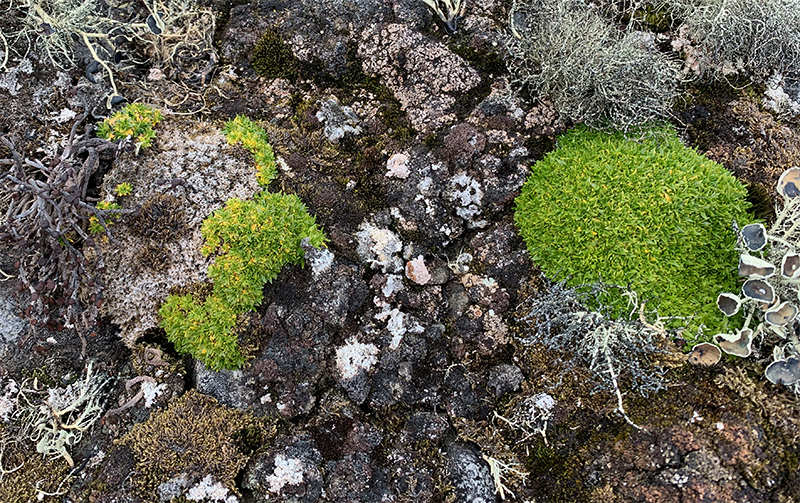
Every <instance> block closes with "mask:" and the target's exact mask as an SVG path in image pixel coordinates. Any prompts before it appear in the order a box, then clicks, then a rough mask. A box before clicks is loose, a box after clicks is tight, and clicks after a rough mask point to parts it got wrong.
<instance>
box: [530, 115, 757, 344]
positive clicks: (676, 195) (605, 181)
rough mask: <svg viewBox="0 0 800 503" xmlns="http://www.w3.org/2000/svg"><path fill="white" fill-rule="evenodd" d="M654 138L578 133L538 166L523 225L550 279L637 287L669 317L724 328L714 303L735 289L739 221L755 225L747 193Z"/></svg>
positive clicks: (671, 135) (665, 137)
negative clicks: (735, 224)
mask: <svg viewBox="0 0 800 503" xmlns="http://www.w3.org/2000/svg"><path fill="white" fill-rule="evenodd" d="M650 133H651V134H648V135H647V136H646V137H644V138H642V139H639V140H637V141H633V140H630V139H626V138H625V136H624V135H622V134H621V133H616V134H608V133H601V132H596V131H591V130H589V129H588V128H585V127H578V128H576V129H574V130H572V131H570V132H568V133H566V134H564V135H563V136H561V137H560V138H559V140H558V148H557V149H556V150H555V151H553V152H551V153H550V154H548V155H547V156H545V157H544V158H543V159H542V160H541V161H539V162H537V163H536V164H535V165H534V166H533V167H532V168H531V170H532V172H531V175H530V177H529V178H528V180H527V182H526V183H525V185H524V186H523V188H522V193H521V195H520V196H519V197H518V198H517V200H516V205H517V206H516V212H515V220H516V223H517V226H518V227H519V230H520V233H521V235H522V237H523V239H524V240H525V243H526V245H527V247H528V251H529V252H530V256H531V259H533V261H534V262H535V263H536V264H538V265H539V266H540V267H541V268H542V270H543V271H544V272H545V273H546V274H547V275H548V276H550V277H551V278H552V277H554V276H559V277H562V278H564V277H568V278H569V281H568V283H569V284H570V285H577V284H586V283H592V282H596V281H598V280H602V281H603V282H606V283H612V284H617V285H621V286H630V288H631V289H633V290H635V291H636V292H637V293H638V294H639V299H640V301H642V300H652V301H654V303H655V304H656V305H658V307H659V313H660V315H662V316H694V319H693V321H692V322H691V323H690V325H691V326H693V327H694V328H696V327H697V326H699V324H700V323H702V324H705V325H706V326H707V327H710V328H719V325H720V323H722V319H721V318H722V315H721V314H719V313H718V312H717V311H718V310H717V308H716V305H715V299H716V296H717V294H718V293H719V292H721V291H735V290H736V289H737V283H736V275H735V269H736V264H737V255H736V253H735V251H734V244H735V235H734V233H733V232H732V223H733V222H734V221H736V222H738V224H739V225H740V226H741V225H745V224H747V223H749V222H750V221H751V220H752V218H751V217H750V216H749V215H748V214H747V213H746V210H747V208H748V203H747V202H746V201H745V197H746V189H745V187H744V186H743V185H742V184H741V183H739V182H738V181H737V180H736V179H735V178H734V177H733V176H731V175H730V174H729V173H728V172H727V171H726V170H725V169H724V168H723V167H722V166H720V165H719V164H717V163H715V162H713V161H710V160H708V159H707V158H705V157H704V156H702V155H700V154H698V153H697V152H696V151H694V150H691V149H687V148H685V147H684V146H683V145H682V144H681V142H680V140H679V139H678V138H677V136H676V134H675V132H674V131H672V130H671V129H659V130H655V131H651V132H650ZM618 302H619V304H618V307H622V306H624V305H625V304H624V303H623V302H624V299H620V300H619V301H618ZM649 307H650V305H649ZM711 333H715V332H711Z"/></svg>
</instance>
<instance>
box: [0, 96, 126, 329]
mask: <svg viewBox="0 0 800 503" xmlns="http://www.w3.org/2000/svg"><path fill="white" fill-rule="evenodd" d="M87 113H88V112H87ZM87 113H84V114H83V115H82V116H81V117H80V118H79V120H78V121H77V122H76V123H75V124H74V125H73V127H72V131H71V133H70V135H69V139H68V141H67V145H66V147H65V148H64V150H63V152H62V153H61V154H60V155H57V156H56V157H55V158H54V159H53V160H52V162H50V163H48V164H44V163H43V162H42V161H40V160H38V159H34V160H31V159H28V158H25V159H23V158H22V156H21V155H20V154H19V153H18V152H17V150H16V149H15V146H14V144H13V143H12V142H11V141H10V140H9V139H8V138H7V137H6V136H3V135H0V143H2V145H3V146H5V147H6V149H8V151H9V152H10V153H11V159H2V160H0V164H5V165H9V168H8V170H6V171H5V172H3V173H0V191H2V202H3V203H4V204H6V205H7V206H6V212H5V215H3V220H2V222H0V239H2V240H3V241H6V242H10V243H12V244H14V245H15V246H16V247H17V248H18V249H19V250H20V251H21V252H22V257H21V258H20V259H19V260H18V261H17V262H16V264H15V267H16V269H17V274H18V278H19V280H18V282H17V285H16V287H15V292H16V294H17V297H18V299H20V301H21V303H22V304H23V305H24V303H27V304H28V306H27V309H25V312H24V314H25V316H27V317H28V318H30V319H31V325H32V326H36V325H37V324H39V323H49V324H50V325H51V326H52V327H54V328H59V327H60V326H61V325H62V324H67V325H69V324H74V325H76V328H78V330H79V333H81V337H83V333H82V331H85V330H88V329H89V327H91V326H92V325H93V324H94V319H95V316H96V307H97V306H98V305H99V303H100V301H101V298H102V285H101V284H100V282H99V279H98V278H97V274H96V272H95V271H96V270H97V269H99V268H101V267H102V260H101V258H100V256H99V255H98V254H97V253H94V254H92V255H94V256H96V258H95V259H94V260H89V259H88V258H87V256H86V253H85V252H86V250H87V249H88V248H92V247H94V239H93V238H92V237H91V236H90V235H89V234H88V233H87V230H86V229H87V224H88V222H89V218H90V217H92V216H94V217H96V218H97V220H98V222H99V223H100V224H101V225H102V226H103V228H104V229H105V231H106V233H107V235H108V236H109V238H110V239H112V240H113V234H112V232H111V230H110V229H109V228H108V227H107V226H106V224H105V221H106V220H107V219H109V218H111V215H112V214H120V213H132V212H133V211H135V210H102V209H98V208H96V207H95V206H94V205H93V204H90V202H89V198H88V196H87V191H88V189H89V182H90V179H91V177H92V175H93V174H94V173H95V172H96V171H97V170H98V168H99V166H100V160H101V156H102V155H103V154H107V153H111V154H113V153H114V152H116V150H117V148H118V146H117V145H116V144H114V143H112V142H110V141H108V140H104V139H101V138H89V136H88V128H87V132H86V134H84V135H83V136H82V137H81V138H79V139H76V130H77V128H78V125H79V124H80V123H81V122H82V121H83V119H85V118H86V115H87ZM84 343H85V341H84Z"/></svg>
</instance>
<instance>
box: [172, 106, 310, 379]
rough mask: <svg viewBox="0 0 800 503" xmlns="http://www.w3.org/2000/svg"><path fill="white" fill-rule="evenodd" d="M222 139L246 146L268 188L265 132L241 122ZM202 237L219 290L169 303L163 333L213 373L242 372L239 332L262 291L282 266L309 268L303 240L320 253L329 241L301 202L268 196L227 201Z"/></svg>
mask: <svg viewBox="0 0 800 503" xmlns="http://www.w3.org/2000/svg"><path fill="white" fill-rule="evenodd" d="M224 132H225V135H226V137H227V139H228V141H229V142H231V143H236V142H241V143H242V144H243V145H244V147H245V148H247V149H248V150H249V151H250V152H252V153H253V156H254V157H255V161H256V168H257V175H256V176H257V178H258V181H259V183H260V184H261V185H262V186H265V187H266V186H267V185H268V184H269V182H270V180H272V179H273V178H274V177H275V174H276V171H275V160H274V157H273V154H272V148H271V147H270V146H269V144H267V141H266V137H267V136H266V133H265V132H264V130H263V129H261V128H259V127H258V126H257V125H256V124H255V123H253V122H252V121H250V120H249V119H247V118H245V117H237V118H236V119H234V120H232V121H230V122H229V123H228V124H226V126H225V129H224ZM201 231H202V234H203V237H204V238H205V240H206V243H205V245H204V246H203V248H202V250H201V251H202V253H203V254H204V255H206V256H209V255H212V254H216V255H217V256H216V259H215V261H214V263H213V264H211V266H210V267H209V268H208V275H209V277H210V278H211V279H212V280H213V282H214V286H213V290H212V292H211V294H210V295H209V296H208V297H207V298H205V299H204V300H202V301H200V300H197V299H195V298H194V296H192V295H170V296H169V297H168V298H167V300H166V301H165V302H164V304H163V305H162V306H161V308H160V309H159V311H158V314H159V315H160V316H161V318H162V321H161V326H162V327H163V328H164V330H165V331H166V332H167V338H168V339H169V340H170V341H171V342H172V343H174V344H175V348H176V349H177V350H178V351H180V352H185V353H189V354H191V355H192V356H193V357H195V358H197V359H198V360H200V361H201V362H203V363H205V364H206V365H207V366H208V367H209V368H210V369H212V370H220V369H235V368H239V367H241V366H242V365H243V364H244V362H245V356H244V355H243V354H242V352H241V350H240V348H239V345H238V336H237V335H236V330H235V328H236V323H237V318H238V316H239V315H240V314H243V313H246V312H247V311H249V310H251V309H253V308H255V307H256V306H258V305H259V304H260V303H261V297H262V289H263V288H264V285H265V284H266V283H269V282H272V281H273V280H274V279H275V278H276V277H277V276H278V273H279V272H280V271H281V269H282V268H283V266H284V265H286V264H302V263H303V256H304V253H303V250H302V249H301V248H300V241H301V240H302V239H303V238H309V240H310V243H311V245H313V246H316V247H320V246H323V243H324V241H325V236H324V234H323V233H322V231H321V230H319V228H318V227H317V224H316V222H315V220H314V217H313V216H311V215H310V214H309V213H308V211H307V210H306V207H305V205H304V204H303V203H302V201H300V198H298V197H297V196H296V195H287V194H283V193H269V192H267V191H266V190H265V191H262V192H259V193H258V194H256V195H255V196H254V197H253V199H252V200H247V201H243V200H241V199H237V198H233V199H230V200H228V202H227V203H226V205H225V207H224V208H221V209H219V210H217V211H215V212H214V213H212V214H211V215H210V216H209V217H208V218H207V219H206V220H205V221H204V222H203V226H202V229H201Z"/></svg>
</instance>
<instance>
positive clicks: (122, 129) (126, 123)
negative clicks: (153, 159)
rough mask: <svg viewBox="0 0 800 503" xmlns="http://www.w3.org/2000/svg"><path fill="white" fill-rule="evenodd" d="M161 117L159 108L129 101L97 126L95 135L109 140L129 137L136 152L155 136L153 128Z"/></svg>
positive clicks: (146, 145)
mask: <svg viewBox="0 0 800 503" xmlns="http://www.w3.org/2000/svg"><path fill="white" fill-rule="evenodd" d="M161 119H162V116H161V112H160V111H159V110H156V109H155V108H152V107H150V106H148V105H144V104H142V103H129V104H128V105H126V106H125V108H123V109H122V110H120V111H119V112H117V113H115V114H114V115H112V116H111V117H108V118H106V119H105V120H104V121H103V122H102V124H100V126H98V128H97V136H99V137H100V138H105V139H107V140H111V141H116V140H124V139H126V138H130V139H131V140H132V141H133V142H134V143H135V144H136V153H137V154H138V153H139V149H140V148H147V147H149V146H150V144H151V142H152V141H153V138H155V137H156V132H155V130H154V129H153V128H154V127H155V126H156V124H158V123H159V122H161Z"/></svg>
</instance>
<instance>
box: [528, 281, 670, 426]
mask: <svg viewBox="0 0 800 503" xmlns="http://www.w3.org/2000/svg"><path fill="white" fill-rule="evenodd" d="M613 291H617V292H618V293H621V294H622V295H626V296H628V298H629V299H630V306H631V311H630V313H629V314H628V315H627V316H621V317H617V318H616V319H614V318H612V317H611V316H610V313H607V312H604V309H603V307H602V306H603V302H602V299H603V298H607V297H606V296H607V295H609V294H610V293H613ZM590 305H591V306H600V307H598V308H596V309H591V308H589V307H587V306H590ZM518 313H520V314H518V317H517V319H518V321H519V322H520V323H521V324H522V325H523V326H525V327H527V329H528V330H527V331H525V332H524V334H525V335H524V336H523V337H520V341H521V342H522V343H524V344H542V345H544V346H545V347H547V348H548V349H550V350H554V351H560V352H568V353H570V354H571V356H572V358H571V360H570V361H568V362H567V367H566V368H565V369H564V371H563V372H565V373H567V372H571V371H574V370H576V368H578V367H581V368H585V369H587V370H589V372H590V373H591V374H592V376H593V378H594V384H595V386H596V389H601V390H606V391H612V392H613V393H614V394H615V395H616V397H617V402H618V403H617V411H618V412H619V413H620V414H621V415H622V416H623V418H624V419H625V420H626V421H627V422H628V423H629V424H631V425H632V426H635V427H637V428H638V426H637V425H635V424H634V423H633V421H631V419H630V418H629V417H628V415H627V414H626V412H625V408H624V405H623V402H622V391H621V389H620V383H621V382H627V381H629V382H630V385H631V387H632V388H633V389H634V390H636V391H638V392H639V393H640V394H641V395H642V396H647V395H648V394H649V393H655V392H658V391H659V390H661V389H663V388H664V374H665V372H666V369H665V368H664V367H663V366H661V365H660V364H659V363H657V362H655V361H654V360H655V359H656V358H654V357H655V356H656V355H658V354H662V355H663V354H666V353H667V350H666V349H665V348H664V347H662V346H660V345H659V344H658V343H659V341H663V340H665V337H664V336H665V335H666V332H665V330H664V329H663V324H662V323H661V320H659V321H657V322H656V323H654V324H650V323H648V322H647V320H646V319H645V316H644V304H639V302H638V299H637V298H636V294H635V293H634V292H632V291H626V290H625V289H622V288H620V287H616V286H609V285H603V284H600V283H596V284H592V285H581V286H577V287H572V288H570V287H567V286H566V283H564V282H559V283H553V284H551V285H550V286H549V287H548V288H547V290H546V291H543V292H541V293H539V294H538V295H535V296H532V297H530V298H528V299H527V300H525V301H524V302H523V303H522V304H521V305H520V310H519V311H518Z"/></svg>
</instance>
